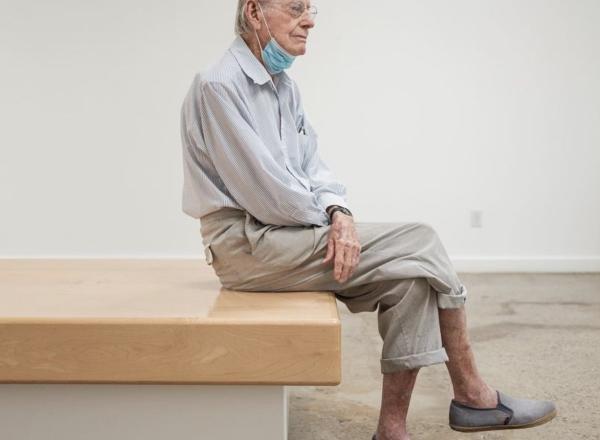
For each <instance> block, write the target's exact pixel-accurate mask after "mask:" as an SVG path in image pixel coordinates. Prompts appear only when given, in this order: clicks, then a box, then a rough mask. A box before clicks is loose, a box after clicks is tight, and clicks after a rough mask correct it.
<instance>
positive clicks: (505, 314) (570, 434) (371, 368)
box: [289, 273, 600, 440]
mask: <svg viewBox="0 0 600 440" xmlns="http://www.w3.org/2000/svg"><path fill="white" fill-rule="evenodd" d="M460 277H461V280H462V281H463V283H464V284H465V285H466V286H467V289H468V297H467V302H466V304H465V306H466V310H467V325H468V328H469V334H470V339H471V342H472V345H473V349H474V352H475V357H476V359H477V364H478V367H479V370H480V372H481V373H482V375H483V377H484V379H485V380H486V381H487V382H488V383H489V384H490V385H491V386H492V387H494V388H496V389H499V390H501V391H504V392H505V393H507V394H511V395H513V396H514V397H524V398H530V399H549V400H553V401H554V402H555V403H556V405H557V409H558V415H557V416H556V417H555V418H554V419H553V420H552V421H550V422H549V423H546V424H544V425H541V426H539V427H534V428H529V429H510V430H504V431H487V432H479V433H460V432H457V431H453V430H451V429H450V428H449V427H448V405H449V403H450V399H451V398H452V397H453V394H452V385H451V382H450V378H449V376H448V373H447V370H446V366H445V364H436V365H432V366H429V367H424V368H422V369H421V370H420V372H419V376H418V378H417V383H416V386H415V389H414V391H413V397H412V400H411V404H410V408H409V413H408V431H409V434H410V435H411V438H412V440H434V439H435V440H440V439H441V440H445V439H448V440H453V439H472V440H475V439H477V440H479V439H490V440H491V439H543V440H554V439H561V440H577V439H600V273H594V274H516V273H515V274H460ZM338 308H339V310H340V315H341V317H342V335H343V340H342V362H343V364H342V368H343V370H342V383H341V384H340V385H338V386H335V387H290V389H289V390H290V393H289V395H290V437H289V438H290V440H333V439H335V440H342V439H343V440H370V439H371V435H372V434H373V432H374V431H375V429H376V426H377V420H378V417H379V405H380V399H381V372H380V367H379V356H380V355H381V346H382V342H381V339H380V337H379V334H378V333H377V315H376V312H373V313H368V312H363V313H358V314H352V313H350V312H349V311H348V309H347V308H346V306H345V305H344V304H343V303H341V302H338Z"/></svg>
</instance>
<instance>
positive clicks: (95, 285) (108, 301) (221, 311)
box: [0, 259, 341, 385]
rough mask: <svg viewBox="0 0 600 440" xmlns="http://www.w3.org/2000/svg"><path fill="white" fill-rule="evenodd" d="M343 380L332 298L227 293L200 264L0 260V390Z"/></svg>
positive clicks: (311, 294)
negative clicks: (22, 386)
mask: <svg viewBox="0 0 600 440" xmlns="http://www.w3.org/2000/svg"><path fill="white" fill-rule="evenodd" d="M340 381H341V327H340V319H339V314H338V310H337V305H336V301H335V296H334V294H333V293H332V292H241V291H232V290H227V289H225V288H223V287H222V286H221V285H220V283H219V280H218V278H217V277H216V276H215V274H214V273H213V271H212V268H210V266H207V265H206V263H205V262H204V261H203V260H160V259H152V260H143V259H139V260H135V259H128V260H119V259H110V260H109V259H76V260H65V259H62V260H54V259H48V260H41V259H31V260H29V259H28V260H18V259H5V260H0V382H1V383H35V382H38V383H214V384H287V385H311V384H315V385H319V384H321V385H335V384H338V383H340Z"/></svg>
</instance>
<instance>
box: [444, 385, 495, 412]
mask: <svg viewBox="0 0 600 440" xmlns="http://www.w3.org/2000/svg"><path fill="white" fill-rule="evenodd" d="M454 400H456V401H458V402H460V403H463V404H465V405H469V406H473V407H476V408H493V407H495V406H496V405H498V395H497V392H496V390H495V389H494V388H492V387H491V386H489V385H488V384H486V383H485V382H484V383H482V384H479V385H476V386H473V387H470V388H468V389H465V390H460V391H455V393H454Z"/></svg>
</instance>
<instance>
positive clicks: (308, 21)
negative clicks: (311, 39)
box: [302, 15, 315, 29]
mask: <svg viewBox="0 0 600 440" xmlns="http://www.w3.org/2000/svg"><path fill="white" fill-rule="evenodd" d="M302 27H303V28H307V29H310V28H314V27H315V19H314V18H311V17H310V15H309V16H307V17H306V18H305V19H304V20H303V21H302Z"/></svg>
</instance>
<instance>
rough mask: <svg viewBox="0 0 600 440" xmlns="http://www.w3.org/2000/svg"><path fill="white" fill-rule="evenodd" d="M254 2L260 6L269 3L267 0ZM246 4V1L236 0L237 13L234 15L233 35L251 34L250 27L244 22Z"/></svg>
mask: <svg viewBox="0 0 600 440" xmlns="http://www.w3.org/2000/svg"><path fill="white" fill-rule="evenodd" d="M256 1H257V3H260V4H261V5H264V4H266V3H269V1H268V0H267V1H265V0H256ZM246 3H248V0H238V6H237V11H236V13H235V33H236V34H237V35H244V34H247V33H248V32H252V27H250V25H249V24H248V21H246Z"/></svg>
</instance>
